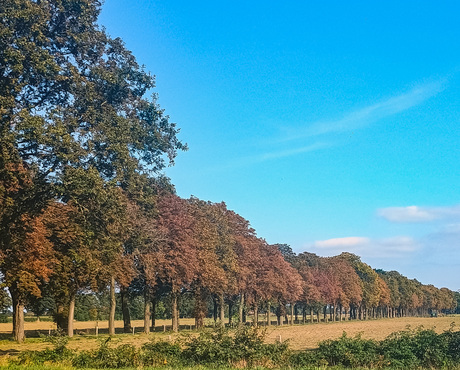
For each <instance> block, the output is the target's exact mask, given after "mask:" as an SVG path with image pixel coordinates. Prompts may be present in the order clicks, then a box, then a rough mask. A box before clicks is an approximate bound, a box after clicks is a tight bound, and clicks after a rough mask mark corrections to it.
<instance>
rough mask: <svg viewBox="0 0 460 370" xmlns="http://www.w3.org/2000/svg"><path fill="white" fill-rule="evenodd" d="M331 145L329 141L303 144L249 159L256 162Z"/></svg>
mask: <svg viewBox="0 0 460 370" xmlns="http://www.w3.org/2000/svg"><path fill="white" fill-rule="evenodd" d="M329 146H331V144H329V143H314V144H311V145H307V146H303V147H300V148H293V149H285V150H278V151H273V152H269V153H264V154H261V155H257V156H254V157H251V158H249V161H251V162H253V163H255V162H264V161H267V160H270V159H278V158H284V157H290V156H293V155H297V154H302V153H308V152H313V151H316V150H320V149H324V148H327V147H329Z"/></svg>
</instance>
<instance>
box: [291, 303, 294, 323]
mask: <svg viewBox="0 0 460 370" xmlns="http://www.w3.org/2000/svg"><path fill="white" fill-rule="evenodd" d="M291 325H294V303H291Z"/></svg>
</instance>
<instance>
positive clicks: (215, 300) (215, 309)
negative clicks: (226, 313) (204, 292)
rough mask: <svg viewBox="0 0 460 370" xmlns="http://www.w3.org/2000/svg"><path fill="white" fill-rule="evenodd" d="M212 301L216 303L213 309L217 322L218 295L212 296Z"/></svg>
mask: <svg viewBox="0 0 460 370" xmlns="http://www.w3.org/2000/svg"><path fill="white" fill-rule="evenodd" d="M212 302H213V303H214V308H213V310H212V316H213V318H214V323H215V322H217V311H218V304H217V297H215V296H214V297H213V298H212Z"/></svg>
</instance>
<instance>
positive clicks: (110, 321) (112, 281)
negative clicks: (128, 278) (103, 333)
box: [109, 276, 117, 335]
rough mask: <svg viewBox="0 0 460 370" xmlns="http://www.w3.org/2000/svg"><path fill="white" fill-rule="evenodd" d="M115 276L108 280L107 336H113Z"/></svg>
mask: <svg viewBox="0 0 460 370" xmlns="http://www.w3.org/2000/svg"><path fill="white" fill-rule="evenodd" d="M116 305H117V301H116V299H115V276H112V277H111V278H110V313H109V335H115V308H116Z"/></svg>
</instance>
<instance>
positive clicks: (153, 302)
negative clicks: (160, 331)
mask: <svg viewBox="0 0 460 370" xmlns="http://www.w3.org/2000/svg"><path fill="white" fill-rule="evenodd" d="M156 311H157V299H156V298H155V295H153V296H152V331H155V319H156V313H157V312H156Z"/></svg>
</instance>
